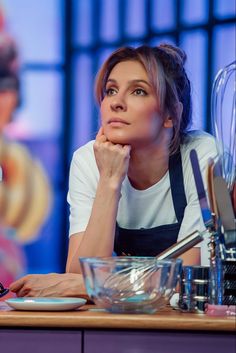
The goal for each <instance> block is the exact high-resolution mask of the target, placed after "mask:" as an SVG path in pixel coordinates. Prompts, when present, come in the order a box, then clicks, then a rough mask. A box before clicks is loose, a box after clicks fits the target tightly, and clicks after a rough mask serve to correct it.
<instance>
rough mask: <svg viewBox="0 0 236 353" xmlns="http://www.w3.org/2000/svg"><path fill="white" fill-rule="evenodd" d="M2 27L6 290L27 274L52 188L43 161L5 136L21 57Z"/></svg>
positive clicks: (0, 223) (0, 235)
mask: <svg viewBox="0 0 236 353" xmlns="http://www.w3.org/2000/svg"><path fill="white" fill-rule="evenodd" d="M1 25H2V27H1V28H0V169H1V181H0V282H2V283H3V285H4V286H5V287H7V286H9V284H10V283H11V282H12V281H14V280H16V279H17V278H19V277H20V276H22V275H23V274H24V273H25V272H26V258H25V254H24V252H23V249H22V247H21V244H25V243H27V242H30V241H33V240H34V238H35V237H36V235H37V233H38V232H39V229H40V227H41V225H42V223H43V222H44V220H45V219H46V217H47V216H48V212H49V209H50V203H51V196H52V195H51V189H50V185H49V182H48V178H47V176H46V174H45V171H44V169H43V167H42V166H41V164H40V163H39V161H37V160H36V159H34V158H32V156H31V154H30V153H29V151H28V150H27V148H26V147H25V146H23V144H21V143H19V142H15V141H14V140H12V139H10V138H9V137H8V136H7V134H5V128H6V127H7V126H8V125H9V123H10V122H11V121H12V119H13V115H14V112H15V111H16V109H17V107H18V106H19V104H20V80H19V55H18V50H17V46H16V43H15V41H14V39H13V38H12V37H11V36H10V35H9V34H7V33H6V32H5V31H4V28H3V23H2V22H1Z"/></svg>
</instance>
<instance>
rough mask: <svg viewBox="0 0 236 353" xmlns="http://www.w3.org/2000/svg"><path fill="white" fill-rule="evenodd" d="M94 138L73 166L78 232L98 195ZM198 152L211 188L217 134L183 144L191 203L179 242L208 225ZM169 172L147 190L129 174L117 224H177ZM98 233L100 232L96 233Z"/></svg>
mask: <svg viewBox="0 0 236 353" xmlns="http://www.w3.org/2000/svg"><path fill="white" fill-rule="evenodd" d="M93 144H94V140H93V141H90V142H88V143H87V144H86V145H84V146H82V147H81V148H79V149H78V150H77V151H76V152H75V153H74V155H73V159H72V162H71V168H70V179H69V192H68V202H69V204H70V231H69V234H70V235H72V234H75V233H78V232H83V231H85V229H86V227H87V224H88V221H89V217H90V214H91V210H92V206H93V200H94V198H95V194H96V189H97V184H98V180H99V171H98V168H97V164H96V161H95V156H94V151H93ZM193 148H194V149H195V150H196V151H197V155H198V159H199V164H200V168H201V172H202V176H203V181H204V184H205V188H207V178H206V167H207V164H208V160H209V158H213V159H214V160H216V159H217V148H216V143H215V139H214V137H213V136H211V135H209V134H207V133H205V132H202V131H201V132H200V131H192V132H191V133H189V134H188V137H187V138H186V142H185V143H184V144H182V145H181V157H182V167H183V175H184V188H185V194H186V200H187V206H186V208H185V211H184V218H183V221H182V224H181V227H180V231H179V234H178V241H179V240H180V239H182V238H184V237H186V236H187V235H188V234H190V233H192V232H193V231H195V230H199V231H203V230H204V229H205V226H204V224H203V220H202V217H201V212H200V206H199V201H198V196H197V192H196V187H195V182H194V178H193V173H192V167H191V163H190V158H189V153H190V151H191V149H193ZM176 222H177V218H176V215H175V211H174V205H173V201H172V194H171V188H170V179H169V172H167V173H166V174H165V175H164V176H163V178H162V179H161V180H160V181H159V182H158V183H156V184H155V185H153V186H151V187H150V188H148V189H146V190H136V189H134V188H133V187H132V185H131V184H130V182H129V179H128V177H126V178H125V179H124V181H123V184H122V188H121V198H120V201H119V207H118V214H117V223H118V224H119V226H120V227H122V228H127V229H140V228H153V227H157V226H160V225H164V224H171V223H176ZM95 236H96V235H95ZM199 246H201V258H202V264H204V265H206V264H208V257H209V256H208V253H207V252H208V251H207V240H206V241H203V242H202V243H201V244H200V245H199Z"/></svg>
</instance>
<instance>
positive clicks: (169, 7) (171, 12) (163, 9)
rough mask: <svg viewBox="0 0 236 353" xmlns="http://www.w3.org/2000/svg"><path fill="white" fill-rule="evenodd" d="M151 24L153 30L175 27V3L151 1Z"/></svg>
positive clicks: (161, 0) (171, 0) (166, 0)
mask: <svg viewBox="0 0 236 353" xmlns="http://www.w3.org/2000/svg"><path fill="white" fill-rule="evenodd" d="M151 22H152V27H153V29H158V30H167V29H172V28H173V27H174V25H175V2H174V1H173V0H153V1H152V5H151Z"/></svg>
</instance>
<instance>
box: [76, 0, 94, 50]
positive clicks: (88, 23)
mask: <svg viewBox="0 0 236 353" xmlns="http://www.w3.org/2000/svg"><path fill="white" fill-rule="evenodd" d="M92 14H93V1H92V0H74V1H73V24H74V29H73V35H74V43H75V44H81V45H88V44H91V43H92V41H93V23H92V20H93V18H92Z"/></svg>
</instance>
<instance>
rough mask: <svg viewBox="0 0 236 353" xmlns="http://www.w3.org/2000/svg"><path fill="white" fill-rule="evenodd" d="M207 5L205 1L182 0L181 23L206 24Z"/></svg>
mask: <svg viewBox="0 0 236 353" xmlns="http://www.w3.org/2000/svg"><path fill="white" fill-rule="evenodd" d="M208 5H209V2H208V1H206V0H197V1H193V0H183V7H182V9H183V12H182V21H183V22H185V23H187V24H190V25H191V24H195V23H202V22H206V21H207V19H208Z"/></svg>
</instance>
